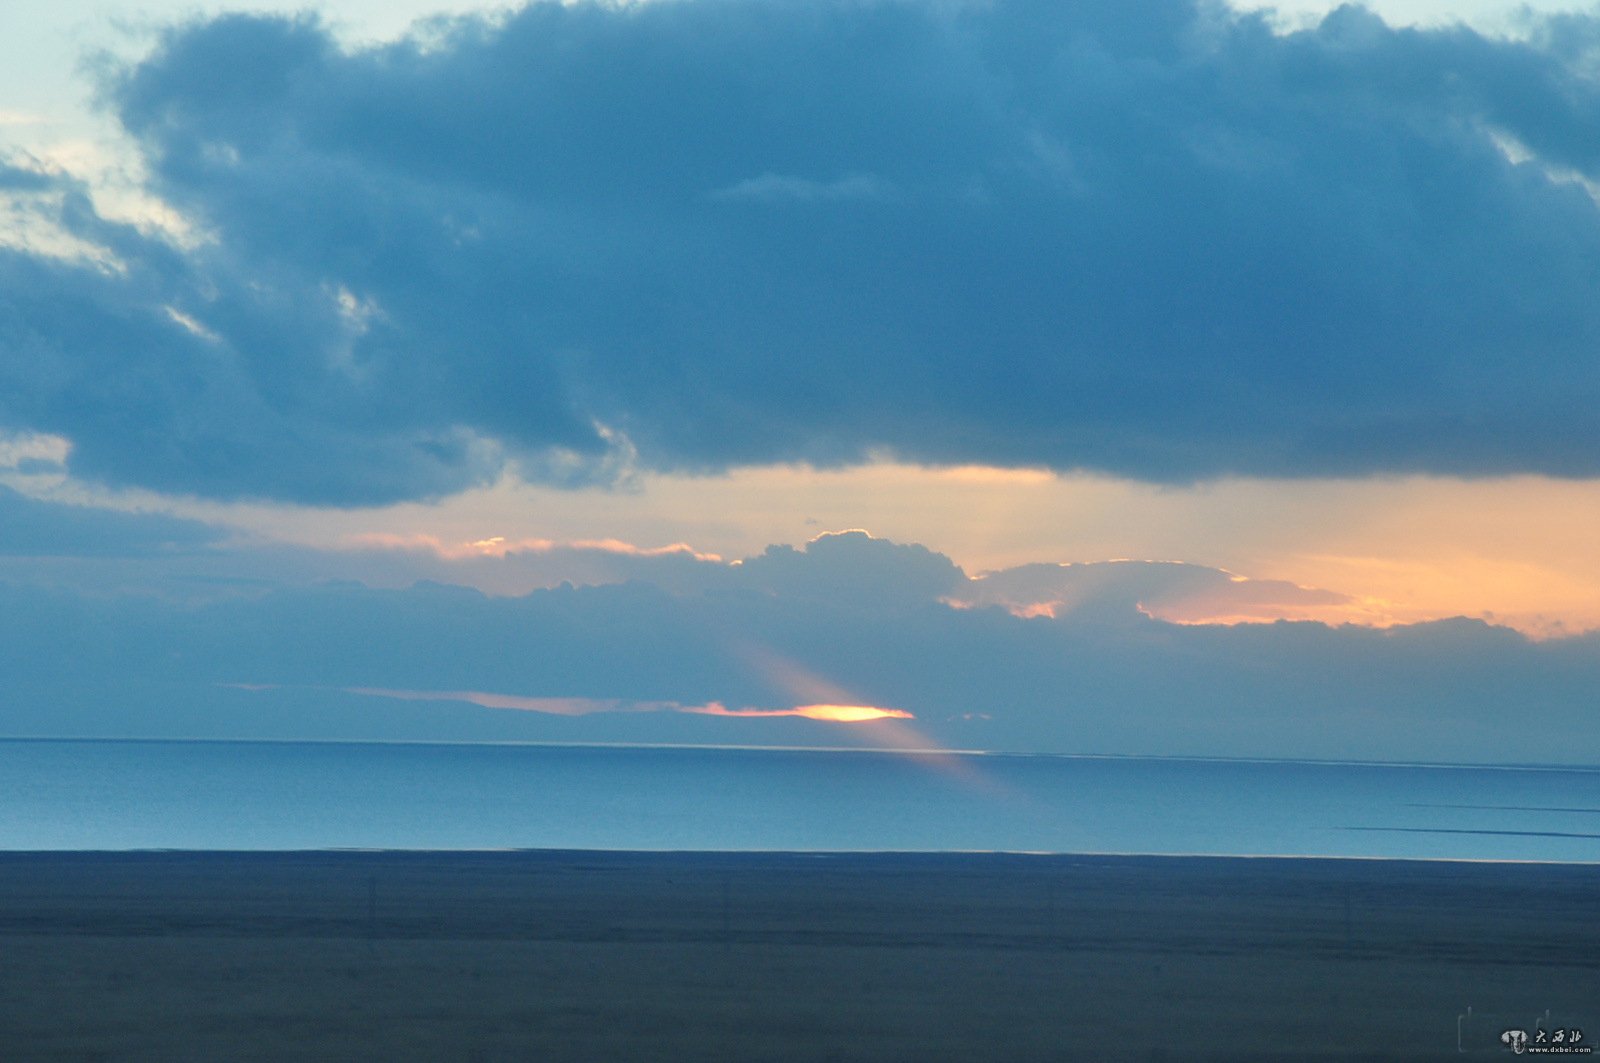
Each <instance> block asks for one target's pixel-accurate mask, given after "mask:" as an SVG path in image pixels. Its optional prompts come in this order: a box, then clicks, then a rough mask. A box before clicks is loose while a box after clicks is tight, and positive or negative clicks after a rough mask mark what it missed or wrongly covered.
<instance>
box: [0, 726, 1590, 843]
mask: <svg viewBox="0 0 1600 1063" xmlns="http://www.w3.org/2000/svg"><path fill="white" fill-rule="evenodd" d="M168 848H174V849H176V848H181V849H306V848H405V849H480V848H562V849H657V850H661V849H723V850H730V849H733V850H738V849H743V850H1014V851H1044V852H1098V853H1207V854H1219V855H1221V854H1234V855H1261V856H1269V855H1270V856H1366V857H1435V858H1438V857H1444V858H1461V859H1499V860H1556V861H1580V862H1600V769H1539V768H1482V767H1444V766H1421V765H1373V764H1338V763H1315V762H1300V761H1228V760H1182V759H1159V758H1158V759H1145V758H1123V757H1113V758H1106V757H1059V756H1012V755H996V754H986V755H980V754H908V753H878V752H856V751H815V750H774V749H703V748H640V747H599V746H537V745H404V744H401V745H394V744H388V745H386V744H340V743H289V742H285V743H277V742H101V741H61V742H57V741H0V849H168Z"/></svg>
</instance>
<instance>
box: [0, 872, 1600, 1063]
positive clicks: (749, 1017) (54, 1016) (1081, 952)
mask: <svg viewBox="0 0 1600 1063" xmlns="http://www.w3.org/2000/svg"><path fill="white" fill-rule="evenodd" d="M1597 946H1600V868H1596V867H1554V866H1542V867H1541V866H1528V865H1492V864H1475V865H1470V864H1427V863H1392V862H1385V863H1379V862H1367V861H1311V860H1230V859H1210V858H1176V859H1168V858H1118V857H1024V856H965V855H936V856H935V855H922V856H906V855H874V856H864V855H848V856H806V855H713V854H702V855H688V854H682V855H678V854H670V855H669V854H661V855H654V854H637V853H629V854H620V853H618V854H609V853H576V852H530V853H474V854H460V853H456V854H414V853H290V854H242V853H211V854H192V853H147V854H3V855H0V1059H4V1060H161V1061H166V1060H182V1059H191V1060H229V1061H233V1060H257V1059H271V1060H462V1061H475V1060H484V1061H487V1060H540V1061H557V1060H574V1061H582V1063H609V1061H614V1060H693V1061H715V1060H730V1061H745V1060H750V1061H760V1060H774V1061H776V1060H817V1061H824V1060H841V1061H842V1060H906V1061H936V1060H962V1061H967V1060H972V1061H987V1060H995V1061H1001V1060H1057V1059H1087V1060H1101V1059H1105V1060H1112V1059H1135V1060H1153V1059H1165V1060H1183V1059H1262V1060H1275V1059H1286V1058H1330V1059H1346V1058H1386V1059H1428V1058H1439V1059H1446V1058H1456V1057H1457V1055H1458V1053H1457V1036H1458V1029H1459V1030H1460V1032H1461V1036H1462V1037H1463V1039H1464V1040H1463V1046H1464V1047H1465V1048H1467V1049H1469V1050H1475V1051H1476V1052H1481V1053H1483V1054H1494V1055H1500V1054H1505V1055H1509V1052H1508V1050H1507V1049H1505V1048H1504V1047H1503V1046H1502V1045H1501V1044H1500V1043H1499V1034H1500V1031H1501V1030H1502V1029H1503V1028H1506V1027H1508V1026H1516V1027H1522V1028H1525V1029H1528V1030H1529V1031H1530V1033H1531V1032H1532V1031H1533V1030H1534V1028H1535V1019H1536V1017H1542V1016H1543V1015H1544V1013H1545V1011H1546V1010H1547V1009H1548V1010H1549V1012H1550V1017H1549V1019H1548V1021H1547V1025H1548V1026H1549V1027H1551V1028H1571V1027H1573V1026H1577V1027H1579V1028H1585V1027H1588V1028H1589V1029H1585V1032H1584V1037H1585V1043H1587V1044H1593V1043H1594V1042H1595V1040H1596V1035H1600V948H1597ZM1469 1005H1470V1006H1471V1007H1472V1008H1473V1011H1472V1013H1471V1015H1470V1016H1469V1015H1467V1013H1466V1009H1467V1008H1468V1006H1469Z"/></svg>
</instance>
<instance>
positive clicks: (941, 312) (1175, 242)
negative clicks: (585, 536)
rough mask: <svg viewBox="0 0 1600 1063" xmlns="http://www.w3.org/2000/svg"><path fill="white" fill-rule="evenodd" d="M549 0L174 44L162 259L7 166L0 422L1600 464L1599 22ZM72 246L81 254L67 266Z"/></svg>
mask: <svg viewBox="0 0 1600 1063" xmlns="http://www.w3.org/2000/svg"><path fill="white" fill-rule="evenodd" d="M1533 27H1534V31H1533V33H1532V34H1531V36H1530V37H1528V38H1527V39H1525V40H1519V41H1510V40H1501V39H1491V38H1486V37H1483V36H1480V35H1478V34H1476V33H1474V32H1472V31H1470V30H1467V29H1464V28H1445V29H1428V30H1420V29H1396V28H1393V27H1390V26H1387V25H1386V24H1384V23H1383V22H1382V21H1381V20H1380V19H1379V18H1378V17H1377V16H1375V15H1373V14H1371V13H1369V12H1367V11H1366V10H1364V9H1362V8H1360V7H1356V6H1349V7H1344V8H1341V9H1339V10H1338V11H1335V12H1334V13H1332V14H1331V15H1329V16H1328V17H1327V18H1326V19H1325V20H1323V21H1322V22H1321V23H1320V24H1319V25H1317V26H1315V27H1311V28H1308V29H1305V30H1303V31H1300V32H1295V33H1290V34H1287V35H1277V34H1274V33H1273V32H1272V31H1271V30H1270V29H1269V27H1268V25H1267V24H1266V22H1265V21H1264V20H1263V19H1262V18H1261V17H1259V16H1257V15H1241V14H1237V13H1232V12H1229V11H1228V10H1226V9H1225V8H1223V7H1221V6H1218V5H1214V4H1210V3H1202V2H1198V0H1139V2H1118V3H1074V4H1057V3H1045V2H1035V0H1000V2H995V3H931V2H929V3H922V2H910V0H903V2H896V0H878V2H868V3H858V2H836V0H807V2H801V0H778V2H755V0H693V2H690V0H664V2H658V3H650V4H634V5H598V4H590V3H579V4H573V5H563V4H556V3H537V4H533V5H530V6H528V7H525V8H523V9H521V10H518V11H515V12H512V13H510V14H509V15H507V16H505V17H503V18H498V19H493V20H483V19H475V18H464V19H458V20H454V21H444V22H436V23H433V24H432V27H431V29H430V30H428V31H427V32H426V33H425V34H419V35H418V36H414V37H412V38H409V39H406V40H402V41H399V42H397V43H392V44H387V45H383V46H375V47H364V48H359V49H354V50H352V49H347V48H345V47H342V46H341V45H339V44H338V43H336V41H335V39H334V37H333V36H332V35H331V33H330V32H329V30H328V29H327V28H326V27H325V26H323V25H322V24H320V23H319V22H318V21H316V20H315V19H313V18H308V17H302V18H279V17H256V16H245V15H225V16H220V17H217V18H212V19H201V20H196V21H193V22H189V23H186V24H183V25H181V26H177V27H174V28H172V29H171V30H169V31H168V32H167V33H165V34H164V35H163V36H162V37H161V39H160V42H159V44H158V46H157V47H156V48H155V50H154V51H153V52H152V53H151V54H150V55H149V56H148V57H147V58H145V59H144V60H143V61H142V62H139V63H138V64H136V65H134V66H132V67H129V68H126V69H122V70H120V71H115V72H112V73H111V74H109V75H108V76H107V79H106V81H105V83H104V85H103V87H102V94H103V97H104V100H105V104H106V106H107V107H108V108H109V109H110V110H111V111H112V113H113V114H114V115H115V116H116V117H117V118H118V120H119V121H120V122H121V124H122V126H123V128H124V129H125V130H126V131H127V133H128V134H129V136H130V137H131V138H133V140H134V142H135V143H136V144H137V146H138V148H139V150H140V151H141V152H142V153H143V154H144V156H145V159H146V162H147V165H148V168H149V171H150V174H151V178H150V187H149V189H148V191H149V192H151V193H152V194H154V195H156V196H159V197H160V198H161V199H162V200H164V201H165V202H167V203H169V204H171V205H172V206H173V207H175V208H176V209H177V210H179V211H180V212H181V213H182V215H183V216H184V217H185V218H187V219H188V220H189V222H190V224H191V226H192V228H193V231H194V233H195V234H197V235H196V236H195V238H194V239H193V240H191V241H189V242H187V243H184V244H183V245H182V246H179V245H178V244H177V243H175V242H174V241H173V240H171V239H168V238H165V237H163V236H161V235H160V233H159V231H158V230H155V229H139V228H137V227H134V226H132V225H129V224H124V223H118V222H112V221H108V220H106V219H105V218H104V217H102V216H101V215H100V214H99V213H97V211H96V209H95V207H94V205H93V202H92V197H91V195H90V192H89V190H88V189H86V188H84V187H82V186H81V185H79V184H77V183H75V181H74V179H72V178H71V177H69V176H65V175H61V174H59V173H46V172H42V171H41V168H40V167H37V166H30V165H27V164H26V160H20V161H16V164H15V165H13V166H11V167H10V168H8V169H6V170H4V171H0V192H3V194H4V195H6V196H7V197H9V199H10V200H11V201H12V202H15V203H23V204H25V205H26V207H27V210H29V211H31V212H33V216H36V217H37V218H41V219H43V220H44V221H45V222H48V224H49V225H50V226H53V227H54V228H55V229H56V230H57V231H59V232H60V233H62V234H64V237H63V240H62V241H60V246H59V247H57V248H56V249H55V250H54V251H51V252H50V253H46V252H45V251H41V250H39V249H38V247H37V246H30V245H28V244H27V243H26V242H18V241H16V240H13V241H10V242H9V243H8V244H7V245H6V246H4V247H0V293H3V294H0V428H6V429H10V430H13V431H36V432H47V433H54V434H59V435H61V436H64V437H67V438H70V439H71V440H72V442H73V444H74V449H73V452H72V459H71V461H72V468H73V471H74V473H75V474H77V475H80V476H84V477H89V478H95V479H99V480H101V481H104V482H107V483H112V484H125V485H126V484H132V485H141V486H145V487H150V488H154V489H157V490H163V491H177V492H188V493H196V494H201V495H208V496H215V497H243V496H251V497H265V498H277V499H289V500H297V501H304V502H317V503H331V504H337V505H353V504H362V503H373V502H382V501H389V500H395V499H402V498H427V497H434V496H437V495H440V494H443V493H448V492H452V491H455V490H458V489H461V488H463V487H466V486H468V485H471V484H475V483H483V482H486V481H488V480H490V479H492V478H493V477H494V476H496V475H498V474H499V473H500V472H501V471H502V470H503V469H504V468H506V467H507V463H508V462H509V463H513V464H514V465H515V467H516V468H517V470H518V471H519V472H520V473H521V474H522V475H524V476H526V477H528V478H530V479H537V480H544V481H549V482H554V483H593V482H610V481H612V480H614V479H616V478H617V477H619V476H624V475H626V474H627V473H628V472H629V471H630V470H636V469H643V470H652V469H654V470H668V469H670V470H718V469H725V468H729V467H733V466H738V465H743V464H750V463H767V462H777V461H807V462H812V463H818V464H824V465H826V464H837V463H850V462H858V461H863V460H868V459H869V458H871V457H873V456H876V455H884V454H891V455H895V456H898V457H900V458H902V459H905V460H910V461H917V462H927V463H964V462H980V463H988V464H998V465H1018V464H1026V465H1035V466H1038V465H1043V466H1049V467H1053V468H1057V469H1069V468H1087V469H1095V470H1103V471H1106V472H1110V473H1114V474H1120V475H1127V476H1134V477H1140V478H1144V479H1149V480H1155V481H1183V480H1189V479H1193V478H1205V477H1213V476H1220V475H1227V474H1248V475H1266V476H1304V475H1335V474H1336V475H1362V474H1369V473H1378V472H1399V471H1417V472H1430V473H1446V474H1465V475H1483V474H1499V473H1510V472H1519V471H1521V472H1538V473H1548V474H1552V475H1558V476H1584V477H1587V476H1593V475H1596V474H1597V473H1600V451H1597V450H1596V448H1595V447H1594V446H1593V445H1592V444H1593V440H1594V438H1595V437H1596V433H1597V431H1600V362H1597V361H1596V360H1595V359H1594V357H1593V352H1594V350H1596V349H1597V344H1600V300H1597V299H1596V298H1595V297H1594V295H1595V290H1596V283H1597V280H1600V212H1597V208H1596V203H1595V200H1594V198H1593V190H1594V182H1595V181H1596V180H1600V152H1597V151H1596V149H1595V145H1596V144H1597V143H1600V79H1597V78H1596V76H1595V74H1594V63H1593V56H1594V54H1595V48H1596V41H1597V40H1600V18H1597V17H1595V16H1592V15H1572V16H1562V17H1559V18H1546V19H1543V20H1541V21H1537V22H1535V23H1533ZM73 248H79V249H80V251H81V249H82V248H91V249H94V250H93V253H92V254H88V253H76V254H75V253H73V252H72V249H73Z"/></svg>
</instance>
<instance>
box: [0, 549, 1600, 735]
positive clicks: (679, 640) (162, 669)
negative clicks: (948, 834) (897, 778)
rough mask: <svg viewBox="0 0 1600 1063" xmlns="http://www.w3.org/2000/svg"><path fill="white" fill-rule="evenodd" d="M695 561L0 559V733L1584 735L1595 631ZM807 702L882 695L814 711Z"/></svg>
mask: <svg viewBox="0 0 1600 1063" xmlns="http://www.w3.org/2000/svg"><path fill="white" fill-rule="evenodd" d="M656 560H657V561H658V562H663V563H664V562H665V561H666V560H669V559H666V558H657V559H656ZM699 564H701V565H704V566H705V568H704V570H703V575H704V578H703V579H702V580H701V582H700V585H699V586H697V587H690V586H680V587H679V588H678V589H674V590H669V589H666V588H663V587H662V586H659V585H657V584H654V583H651V582H649V581H647V580H645V579H638V578H636V579H633V580H631V581H629V582H627V583H621V584H608V585H603V586H587V587H574V586H572V585H570V584H567V585H562V586H559V587H555V588H551V589H547V590H540V591H535V592H533V593H530V594H527V595H524V596H521V597H502V598H492V597H488V596H485V595H483V594H481V593H479V592H477V591H473V590H470V589H466V588H461V587H448V586H442V585H439V584H428V583H423V584H418V585H416V586H414V587H411V588H408V589H404V590H374V589H369V588H366V587H363V586H360V585H358V584H348V583H346V584H330V585H325V586H321V587H312V588H290V589H280V590H275V591H270V592H263V593H256V594H253V595H241V594H233V595H230V596H227V597H225V598H222V599H216V600H211V601H209V602H205V603H201V604H191V605H184V604H179V603H176V602H173V601H170V600H161V599H155V598H137V597H107V596H103V595H73V594H68V593H64V592H61V591H57V590H49V589H42V588H36V587H26V586H8V585H4V584H0V672H3V674H5V675H6V676H7V685H6V689H5V691H4V692H3V693H0V734H7V735H125V736H143V737H152V736H209V737H255V738H300V739H303V738H312V737H321V738H359V739H373V738H379V739H408V740H417V739H483V738H493V739H508V738H509V739H537V740H557V741H633V742H641V741H672V742H685V741H690V742H748V743H757V744H778V745H837V744H862V743H865V744H873V745H897V746H915V747H927V746H944V747H951V748H962V749H994V750H1013V751H1024V752H1065V753H1129V754H1184V755H1222V756H1267V757H1285V756H1287V757H1319V758H1354V759H1374V760H1416V761H1477V762H1493V763H1505V762H1512V761H1516V762H1527V763H1552V764H1573V763H1584V762H1585V761H1586V760H1587V759H1588V758H1590V757H1591V750H1590V748H1589V746H1588V745H1587V744H1585V743H1584V742H1583V741H1581V737H1582V736H1583V735H1586V734H1589V733H1591V732H1592V730H1593V725H1594V713H1595V706H1594V698H1593V692H1594V691H1595V690H1596V689H1600V636H1597V635H1593V634H1591V635H1584V636H1577V637H1573V638H1568V639H1561V640H1551V641H1547V642H1534V641H1530V640H1529V639H1527V638H1525V637H1523V636H1521V635H1519V634H1517V633H1516V632H1514V631H1510V630H1508V629H1505V628H1497V627H1493V626H1491V625H1488V624H1485V623H1482V622H1480V621H1472V620H1462V619H1457V620H1447V621H1439V622H1433V623H1426V624H1416V625H1410V626H1396V627H1393V628H1389V629H1386V630H1378V629H1373V628H1365V627H1357V626H1341V627H1332V626H1329V625H1326V624H1322V623H1315V622H1281V621H1280V622H1277V623H1269V624H1241V625H1237V626H1222V625H1194V624H1182V623H1171V622H1167V621H1164V620H1161V619H1157V618H1156V617H1154V616H1151V615H1149V613H1150V612H1151V611H1152V609H1151V607H1150V606H1148V605H1144V606H1141V605H1140V604H1138V603H1140V602H1144V601H1146V600H1150V599H1157V600H1164V601H1169V602H1171V601H1180V602H1181V601H1192V600H1193V596H1194V593H1195V587H1196V585H1199V586H1201V587H1202V588H1203V589H1204V590H1205V592H1206V593H1217V588H1219V587H1224V588H1238V589H1237V590H1233V591H1223V592H1222V593H1224V594H1226V593H1232V594H1235V595H1237V596H1238V598H1239V600H1240V601H1243V602H1245V603H1259V602H1261V601H1262V600H1263V599H1266V598H1286V599H1290V600H1291V601H1292V600H1294V599H1295V598H1296V596H1297V595H1299V596H1306V595H1312V594H1314V593H1315V592H1309V591H1305V590H1303V589H1300V588H1285V587H1282V586H1279V585H1276V584H1273V583H1271V582H1267V583H1264V584H1262V585H1260V586H1252V583H1253V582H1254V581H1239V580H1234V579H1230V578H1228V577H1227V576H1226V574H1219V573H1215V572H1214V570H1202V571H1200V572H1196V571H1193V570H1191V568H1190V567H1189V566H1172V565H1167V566H1160V565H1133V564H1126V563H1124V564H1120V565H1111V566H1081V567H1082V568H1083V569H1084V570H1085V571H1084V572H1083V573H1073V574H1071V575H1070V576H1068V577H1066V579H1065V581H1064V582H1063V580H1062V579H1061V578H1059V577H1057V576H1054V575H1052V576H1051V578H1049V579H1046V578H1043V577H1044V575H1046V574H1047V573H1044V572H1040V571H1027V570H1013V573H1014V579H1013V580H1012V581H1011V582H1012V583H1014V584H1015V585H1014V586H1012V588H1011V593H1012V594H1013V595H1014V596H1020V598H1026V597H1027V595H1037V594H1048V595H1050V596H1052V597H1051V600H1053V601H1054V600H1057V599H1058V598H1059V597H1060V596H1062V595H1063V594H1064V595H1065V603H1066V604H1065V605H1064V606H1058V608H1057V609H1056V610H1055V615H1053V616H1052V615H1048V614H1047V613H1041V614H1039V615H1034V616H1031V617H1029V616H1022V615H1018V612H1019V611H1014V610H1013V609H1012V608H1005V607H1001V606H999V605H984V604H980V603H978V602H975V601H968V602H966V603H964V605H963V606H961V607H958V606H956V605H953V604H950V602H949V601H948V600H947V599H949V598H951V597H952V595H953V594H954V595H960V594H968V595H969V597H970V596H973V595H975V594H976V593H977V590H978V589H981V588H983V587H984V586H985V584H986V583H987V580H975V581H973V580H967V579H966V577H965V575H964V574H962V573H960V570H959V569H956V568H955V567H954V566H953V565H951V564H950V563H949V561H948V559H945V558H942V557H941V556H940V555H938V554H936V553H933V552H932V551H929V550H926V549H925V548H922V547H918V546H911V545H902V544H895V543H891V542H887V541H885V540H873V539H868V538H867V537H866V536H864V535H861V534H850V535H840V536H832V537H828V538H825V539H822V540H819V541H818V542H816V543H813V544H810V545H809V546H808V547H807V548H806V549H803V550H795V549H791V548H787V547H783V548H774V549H773V550H770V551H768V552H767V553H766V554H764V555H761V557H758V558H753V559H750V560H748V561H746V562H745V563H744V564H742V565H738V566H729V565H720V564H717V563H713V562H699ZM1078 567H1080V566H1072V567H1071V568H1078ZM1039 568H1043V567H1042V566H1040V567H1039ZM1049 568H1050V569H1055V568H1057V566H1049ZM663 571H666V569H665V567H664V568H663ZM1069 571H1070V569H1069ZM952 572H953V573H954V574H955V576H956V577H957V578H956V580H955V581H952V580H950V579H947V578H946V577H947V576H948V575H949V574H950V573H952ZM868 573H870V574H871V578H870V579H865V578H863V576H864V574H868ZM1016 573H1020V575H1016ZM1206 573H1210V574H1209V575H1207V574H1206ZM1004 575H1005V574H1001V576H1004ZM992 578H999V577H992ZM1074 583H1076V584H1077V585H1076V586H1073V585H1072V584H1074ZM1019 587H1020V588H1031V589H1029V590H1028V591H1027V595H1023V594H1022V591H1021V590H1019ZM991 589H992V588H991ZM1237 604H1238V603H1237V602H1235V603H1228V602H1221V603H1220V604H1219V606H1218V607H1219V608H1231V607H1233V606H1235V605H1237ZM828 706H833V707H839V706H878V707H882V708H885V709H892V710H895V711H896V712H900V713H906V714H909V716H907V717H898V718H890V719H880V720H875V721H874V720H868V721H865V722H850V723H844V722H835V721H837V720H839V719H840V717H839V716H838V715H834V716H833V717H832V718H831V719H828V718H821V717H826V715H827V714H826V713H825V712H823V711H822V709H823V708H824V707H828ZM807 710H810V711H807ZM752 712H753V714H752Z"/></svg>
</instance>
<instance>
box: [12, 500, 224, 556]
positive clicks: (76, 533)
mask: <svg viewBox="0 0 1600 1063" xmlns="http://www.w3.org/2000/svg"><path fill="white" fill-rule="evenodd" d="M221 538H222V533H221V532H219V531H218V530H217V529H215V528H212V527H210V526H209V525H206V524H202V523H200V522H199V521H191V520H182V519H179V518H176V517H168V516H165V515H162V514H157V513H137V512H134V513H129V512H120V511H116V510H107V509H99V508H95V507H91V506H74V505H65V504H61V503H54V502H44V501H40V500H38V499H34V498H29V497H27V496H25V495H22V494H19V493H17V492H16V491H13V490H12V489H11V488H9V487H5V486H3V485H0V557H12V558H70V557H81V558H105V557H146V556H173V555H178V554H184V553H193V552H195V551H198V550H200V549H202V548H204V547H207V546H210V545H212V544H214V543H216V542H217V541H218V540H219V539H221Z"/></svg>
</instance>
